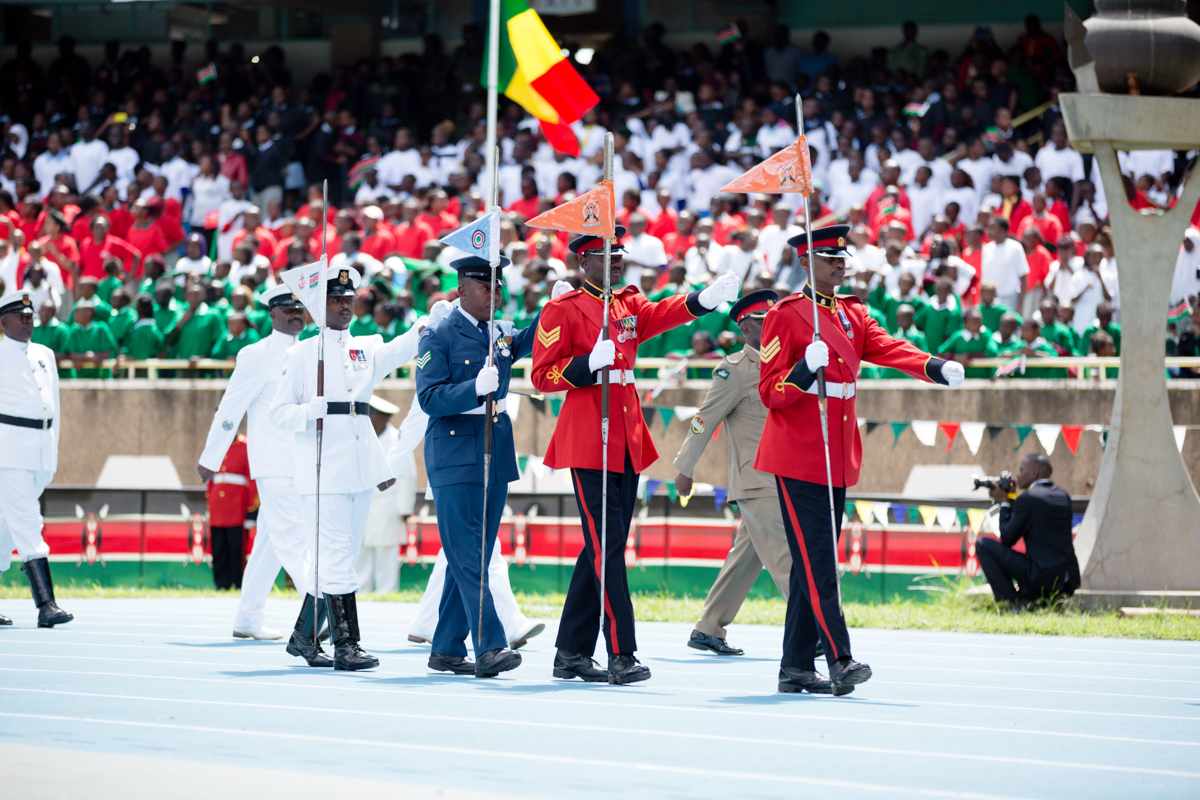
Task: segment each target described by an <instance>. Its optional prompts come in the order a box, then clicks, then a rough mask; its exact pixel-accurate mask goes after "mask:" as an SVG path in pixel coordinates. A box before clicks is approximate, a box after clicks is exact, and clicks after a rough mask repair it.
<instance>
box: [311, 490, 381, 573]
mask: <svg viewBox="0 0 1200 800" xmlns="http://www.w3.org/2000/svg"><path fill="white" fill-rule="evenodd" d="M374 491H375V489H374V488H371V489H367V490H365V491H362V492H357V493H355V494H323V495H321V532H320V538H321V547H320V552H318V551H317V547H316V546H315V543H316V539H317V529H316V519H317V515H316V500H317V497H316V495H312V494H306V495H303V497H304V503H305V506H306V511H307V513H305V515H304V531H305V534H306V535H307V538H308V543H309V545H308V546H309V551H310V552H313V553H316V554H317V555H316V557H315V558H314V559H313V569H312V570H309V571H308V573H307V574H306V575H305V580H304V591H306V592H308V593H309V594H312V593H313V592H314V591H315V589H314V586H313V583H314V581H313V572H314V571H315V572H317V573H319V574H318V575H317V576H316V577H317V580H319V581H320V582H321V586H320V591H321V594H350V593H352V592H357V591H358V576H357V575H355V573H354V562H355V561H357V560H358V548H359V546H360V545H362V540H363V534H364V533H366V532H367V515H368V514H369V513H370V512H371V493H372V492H374Z"/></svg>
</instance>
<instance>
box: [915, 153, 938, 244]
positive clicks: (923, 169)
mask: <svg viewBox="0 0 1200 800" xmlns="http://www.w3.org/2000/svg"><path fill="white" fill-rule="evenodd" d="M932 178H933V171H932V170H930V169H929V167H927V166H925V165H924V164H922V165H921V166H920V167H918V168H917V172H916V175H914V176H913V182H912V183H911V184H909V186H908V189H907V192H908V206H909V209H908V210H909V212H910V213H911V214H912V228H913V233H915V234H916V235H917V240H918V241H920V240H921V239H923V238H924V237H925V233H926V232H927V231H928V230H929V226H930V225H932V224H933V218H934V215H936V214H940V213H942V211H943V210H944V209H945V208H946V200H945V199H944V198H943V195H942V190H941V189H939V188H938V187H936V186H934V185H933V184H932V182H931V179H932Z"/></svg>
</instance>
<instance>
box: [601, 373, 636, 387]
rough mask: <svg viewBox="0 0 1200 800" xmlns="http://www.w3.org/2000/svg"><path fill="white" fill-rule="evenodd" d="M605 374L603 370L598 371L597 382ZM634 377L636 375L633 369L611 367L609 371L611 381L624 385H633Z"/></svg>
mask: <svg viewBox="0 0 1200 800" xmlns="http://www.w3.org/2000/svg"><path fill="white" fill-rule="evenodd" d="M603 374H604V373H602V372H597V373H596V383H600V380H601V378H602V376H603ZM633 379H634V375H633V370H631V369H610V370H609V371H608V380H609V383H619V384H621V385H622V386H632V385H633Z"/></svg>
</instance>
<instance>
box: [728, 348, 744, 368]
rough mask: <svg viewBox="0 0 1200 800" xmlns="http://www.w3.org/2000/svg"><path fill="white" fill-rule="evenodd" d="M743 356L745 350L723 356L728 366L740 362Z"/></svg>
mask: <svg viewBox="0 0 1200 800" xmlns="http://www.w3.org/2000/svg"><path fill="white" fill-rule="evenodd" d="M745 357H746V351H745V350H738V351H737V352H736V353H730V354H729V355H727V356H725V360H726V361H728V362H729V364H730V366H732V365H734V364H740V363H741V362H742V359H743V358H745Z"/></svg>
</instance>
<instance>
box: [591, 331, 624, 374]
mask: <svg viewBox="0 0 1200 800" xmlns="http://www.w3.org/2000/svg"><path fill="white" fill-rule="evenodd" d="M616 361H617V343H616V342H614V341H613V340H612V339H605V338H604V335H603V332H601V333H599V334H597V335H596V346H595V347H593V348H592V354H591V355H590V356H588V372H595V371H596V370H598V369H604V368H605V367H611V366H612V365H613V364H615V363H616Z"/></svg>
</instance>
